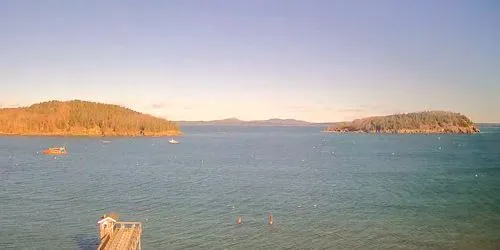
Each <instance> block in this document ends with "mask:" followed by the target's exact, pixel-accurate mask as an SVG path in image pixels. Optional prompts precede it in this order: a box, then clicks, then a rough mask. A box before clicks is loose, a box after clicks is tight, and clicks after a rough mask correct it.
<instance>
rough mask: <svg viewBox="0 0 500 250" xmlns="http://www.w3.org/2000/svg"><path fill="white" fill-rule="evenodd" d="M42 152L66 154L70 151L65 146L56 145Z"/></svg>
mask: <svg viewBox="0 0 500 250" xmlns="http://www.w3.org/2000/svg"><path fill="white" fill-rule="evenodd" d="M42 153H43V154H46V155H65V154H67V153H68V151H66V148H65V147H55V148H48V149H45V150H44V151H42Z"/></svg>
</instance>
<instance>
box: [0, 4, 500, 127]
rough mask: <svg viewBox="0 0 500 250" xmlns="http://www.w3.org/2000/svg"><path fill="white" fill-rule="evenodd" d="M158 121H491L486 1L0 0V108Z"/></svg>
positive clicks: (491, 45)
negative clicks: (438, 113)
mask: <svg viewBox="0 0 500 250" xmlns="http://www.w3.org/2000/svg"><path fill="white" fill-rule="evenodd" d="M54 99H56V100H71V99H81V100H89V101H97V102H105V103H113V104H119V105H122V106H125V107H129V108H132V109H135V110H137V111H140V112H145V113H149V114H153V115H156V116H161V117H165V118H167V119H171V120H214V119H224V118H229V117H236V118H239V119H243V120H255V119H268V118H274V117H277V118H294V119H300V120H306V121H312V122H330V121H343V120H351V119H355V118H360V117H365V116H371V115H386V114H392V113H402V112H413V111H425V110H449V111H454V112H460V113H462V114H465V115H467V116H469V117H470V118H472V119H473V120H474V121H476V122H500V2H499V1H496V0H470V1H462V0H439V1H427V0H418V1H417V0H414V1H410V0H409V1H399V0H394V1H388V0H378V1H371V0H351V1H344V0H338V1H337V0H303V1H299V0H238V1H234V0H226V1H222V0H210V1H206V0H198V1H194V0H179V1H174V0H172V1H168V0H163V1H148V0H145V1H127V0H121V1H93V0H86V1H66V0H52V1H37V0H31V1H28V0H3V1H0V105H1V106H2V107H15V106H27V105H30V104H32V103H37V102H42V101H47V100H54Z"/></svg>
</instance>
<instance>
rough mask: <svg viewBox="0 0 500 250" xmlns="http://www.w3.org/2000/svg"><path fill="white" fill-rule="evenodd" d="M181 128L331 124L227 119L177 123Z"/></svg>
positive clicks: (284, 120)
mask: <svg viewBox="0 0 500 250" xmlns="http://www.w3.org/2000/svg"><path fill="white" fill-rule="evenodd" d="M177 122H178V123H179V125H181V126H190V125H193V126H194V125H196V126H200V125H227V126H295V127H308V126H328V125H331V124H332V123H312V122H306V121H301V120H295V119H277V118H273V119H268V120H253V121H243V120H240V119H236V118H228V119H223V120H213V121H177Z"/></svg>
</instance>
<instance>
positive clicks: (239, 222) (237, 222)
mask: <svg viewBox="0 0 500 250" xmlns="http://www.w3.org/2000/svg"><path fill="white" fill-rule="evenodd" d="M242 223H243V220H242V218H241V216H238V218H237V219H236V224H238V225H239V224H242Z"/></svg>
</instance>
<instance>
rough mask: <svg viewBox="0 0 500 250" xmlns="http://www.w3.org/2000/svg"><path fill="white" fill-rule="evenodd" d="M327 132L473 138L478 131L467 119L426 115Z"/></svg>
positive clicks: (434, 113)
mask: <svg viewBox="0 0 500 250" xmlns="http://www.w3.org/2000/svg"><path fill="white" fill-rule="evenodd" d="M326 132H364V133H395V134H441V133H444V134H446V133H455V134H474V133H479V129H478V128H477V127H476V126H475V125H474V123H473V122H472V121H471V120H470V119H469V118H467V117H466V116H464V115H462V114H460V113H453V112H448V111H426V112H415V113H407V114H396V115H389V116H376V117H368V118H363V119H357V120H354V121H352V122H340V123H337V124H334V125H330V126H329V127H328V128H327V129H326Z"/></svg>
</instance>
